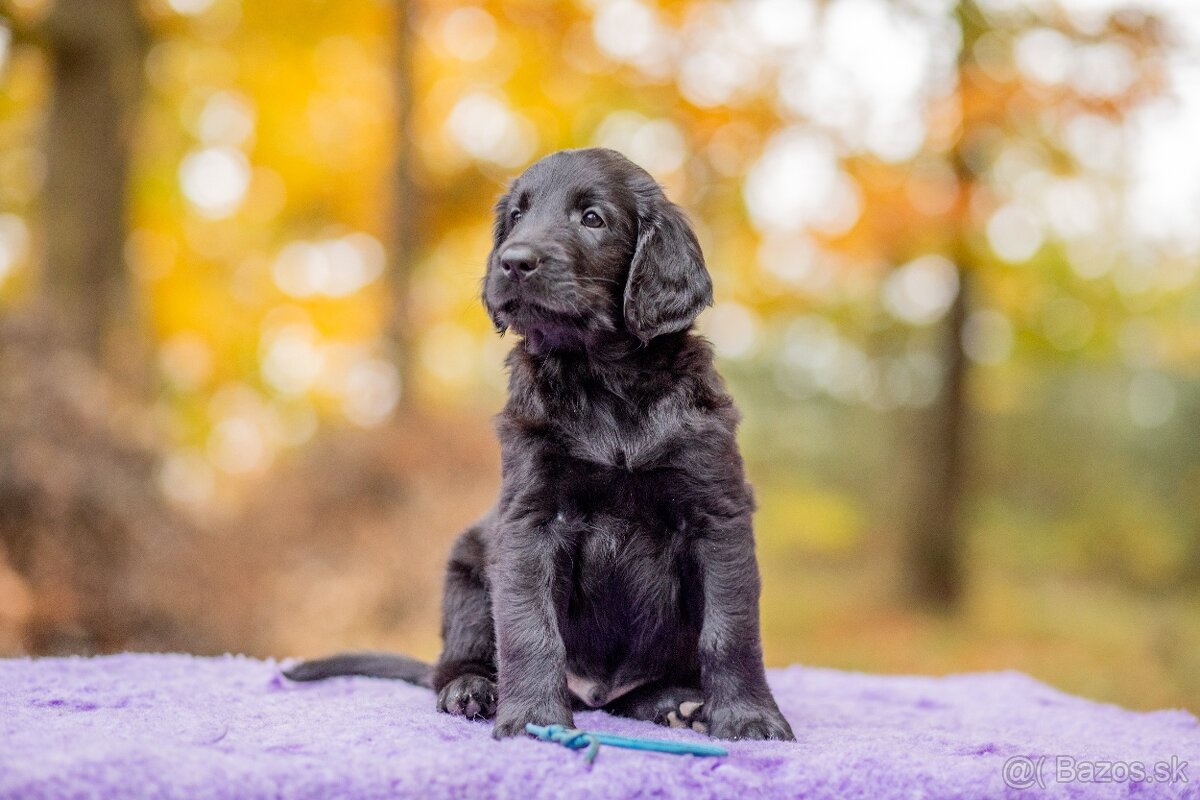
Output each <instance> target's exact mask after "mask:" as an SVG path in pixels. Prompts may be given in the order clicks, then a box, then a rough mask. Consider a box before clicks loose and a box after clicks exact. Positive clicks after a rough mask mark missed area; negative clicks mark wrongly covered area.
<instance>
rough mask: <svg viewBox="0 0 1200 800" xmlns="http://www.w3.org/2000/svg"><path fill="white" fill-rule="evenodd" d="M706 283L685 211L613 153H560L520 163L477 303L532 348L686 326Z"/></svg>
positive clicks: (502, 203) (702, 302) (499, 214)
mask: <svg viewBox="0 0 1200 800" xmlns="http://www.w3.org/2000/svg"><path fill="white" fill-rule="evenodd" d="M711 303H712V280H711V279H710V278H709V275H708V271H707V270H706V269H705V267H704V256H703V255H702V254H701V252H700V245H699V243H698V242H697V241H696V235H695V233H694V232H693V231H692V228H691V226H690V225H689V224H688V221H687V218H686V217H685V216H684V214H683V212H682V211H680V210H679V208H678V207H676V206H675V205H674V204H673V203H671V202H670V201H669V200H667V198H666V196H665V195H664V194H663V191H662V188H661V187H660V186H659V185H658V184H657V183H656V182H655V181H654V179H653V178H651V177H650V176H649V175H648V174H646V172H645V171H644V170H643V169H641V168H640V167H638V166H637V165H635V164H633V163H632V162H631V161H629V160H628V159H626V158H625V157H624V156H622V155H620V154H619V153H617V152H615V151H612V150H603V149H598V148H593V149H587V150H566V151H562V152H559V153H554V154H552V155H549V156H547V157H546V158H543V159H542V160H541V161H538V162H537V163H536V164H534V165H533V166H531V167H530V168H529V169H527V170H526V171H525V172H524V173H523V174H522V175H521V176H520V177H519V178H517V179H516V180H515V181H514V182H513V184H512V186H511V187H510V188H509V191H508V193H507V194H505V195H504V196H503V197H501V198H500V200H499V202H498V203H497V204H496V220H495V228H494V242H493V247H492V252H491V255H490V256H489V257H488V265H487V274H486V275H485V276H484V282H483V304H484V306H485V307H486V308H487V311H488V314H489V315H490V316H491V318H492V321H493V322H494V323H495V325H496V328H497V330H500V331H504V330H507V329H508V328H512V329H513V330H515V331H516V332H517V333H519V334H521V335H522V336H524V337H525V338H526V341H527V342H528V343H529V344H530V346H532V347H533V348H534V350H535V351H546V350H554V349H578V348H582V347H583V346H585V345H586V344H587V343H588V342H589V341H594V340H595V339H596V338H597V337H599V336H603V335H605V334H610V335H611V334H624V335H629V336H632V337H634V338H636V339H637V340H639V341H641V342H649V341H650V340H651V339H653V338H654V337H656V336H662V335H663V334H667V333H673V332H676V331H681V330H684V329H686V328H688V327H689V326H690V325H691V324H692V322H693V321H694V320H695V318H696V315H697V314H699V313H700V312H701V311H702V310H703V309H704V307H705V306H707V305H709V304H711Z"/></svg>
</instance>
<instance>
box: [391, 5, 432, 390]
mask: <svg viewBox="0 0 1200 800" xmlns="http://www.w3.org/2000/svg"><path fill="white" fill-rule="evenodd" d="M395 13H396V16H395V29H394V36H395V45H394V46H395V53H396V63H395V69H394V75H395V102H396V155H395V162H394V164H393V167H392V208H391V213H390V226H389V227H390V231H389V239H390V245H391V246H390V247H389V263H388V293H389V303H390V308H389V310H388V317H387V332H386V333H387V338H388V343H389V346H390V347H391V350H392V357H393V359H394V362H395V364H396V368H397V370H399V373H400V381H401V397H402V402H401V406H400V407H401V408H403V407H404V406H406V405H408V404H409V401H410V400H411V398H412V389H413V387H412V379H413V374H414V373H415V370H414V369H413V357H414V341H413V340H414V338H415V326H414V325H413V320H412V304H411V302H410V299H409V292H410V289H411V284H412V280H411V279H412V272H413V269H414V268H415V266H416V261H417V258H418V256H419V254H420V249H421V244H422V240H421V230H422V228H421V218H422V214H423V207H424V202H423V199H422V197H421V185H420V182H419V181H418V179H417V175H416V172H417V155H416V148H415V147H414V145H413V102H414V95H415V92H416V86H415V83H416V80H415V76H414V75H413V63H414V59H413V50H414V40H415V38H416V25H417V14H418V9H417V3H416V2H413V0H398V1H397V3H396V12H395Z"/></svg>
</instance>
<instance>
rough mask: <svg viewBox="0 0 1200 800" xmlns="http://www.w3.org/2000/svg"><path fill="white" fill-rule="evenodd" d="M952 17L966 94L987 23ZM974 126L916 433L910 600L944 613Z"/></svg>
mask: <svg viewBox="0 0 1200 800" xmlns="http://www.w3.org/2000/svg"><path fill="white" fill-rule="evenodd" d="M954 14H955V19H956V20H957V22H958V25H959V29H960V30H961V31H962V46H961V49H960V50H959V56H958V77H959V91H960V96H961V93H962V91H963V89H962V82H963V81H965V80H967V75H968V74H969V72H970V71H971V70H973V69H974V46H975V42H976V40H978V38H979V36H980V34H981V32H982V30H983V28H982V24H983V18H982V16H981V14H980V11H979V9H978V7H977V6H976V5H975V2H974V0H960V1H959V3H958V4H957V5H956V6H955V10H954ZM970 124H971V123H970V121H969V120H968V119H964V128H963V130H962V131H960V133H959V137H958V140H957V141H956V142H955V144H954V146H953V148H952V149H951V152H950V153H949V155H948V157H949V161H950V163H951V166H952V167H953V169H954V174H955V177H956V178H957V182H958V187H959V195H958V202H957V203H955V207H954V208H953V209H952V210H951V212H950V215H949V216H948V218H947V220H946V225H947V228H948V229H949V230H951V231H953V232H954V242H953V245H952V249H953V251H954V252H952V253H950V254H948V255H950V257H951V258H953V259H954V260H955V262H956V265H957V267H958V284H959V290H958V294H957V295H956V296H955V298H954V302H953V304H951V306H950V309H949V312H948V313H947V314H946V318H945V320H944V321H943V323H942V331H941V335H942V338H941V342H940V348H941V353H940V355H941V363H942V377H943V382H942V389H941V392H940V393H939V394H938V398H937V400H936V401H935V402H934V403H933V405H931V406H930V408H929V412H928V414H927V415H925V418H924V420H923V421H922V422H923V425H922V426H921V428H920V429H919V432H918V443H917V453H916V457H915V458H914V462H915V463H916V465H917V469H918V470H919V473H918V477H917V487H916V490H915V493H914V496H913V504H912V507H913V511H914V513H913V515H912V518H911V520H910V521H909V522H910V527H909V530H908V536H907V553H906V564H905V566H906V567H907V576H908V579H909V592H910V595H911V597H912V599H913V600H914V601H915V602H916V603H918V604H920V605H922V606H925V607H927V608H931V609H935V610H938V611H951V610H953V609H954V608H955V607H956V606H957V605H958V603H959V601H960V600H961V599H962V595H963V592H964V589H965V583H966V566H965V564H964V549H965V548H964V542H963V538H964V533H963V522H962V509H963V504H964V499H965V498H964V494H965V490H966V487H965V483H966V481H965V476H964V472H965V469H966V461H967V452H968V448H967V442H968V422H969V415H970V409H969V402H968V397H967V378H968V367H969V363H968V361H967V358H966V354H965V353H964V352H963V347H962V330H963V324H964V323H965V322H966V320H967V316H968V314H969V313H970V304H971V287H970V278H971V272H970V265H969V262H970V248H969V246H968V241H969V238H970V230H969V222H968V220H969V218H970V209H969V203H970V197H971V186H972V183H973V181H974V178H975V176H974V174H973V173H972V171H971V168H970V166H969V165H968V161H967V159H966V157H965V149H966V147H967V146H969V144H970V136H971V131H970V130H969V127H970Z"/></svg>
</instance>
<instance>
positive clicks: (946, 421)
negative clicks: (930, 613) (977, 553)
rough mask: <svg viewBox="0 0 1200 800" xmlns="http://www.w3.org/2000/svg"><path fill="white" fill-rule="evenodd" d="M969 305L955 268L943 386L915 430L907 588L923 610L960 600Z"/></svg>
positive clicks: (943, 346) (946, 325) (963, 276)
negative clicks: (914, 482) (915, 472)
mask: <svg viewBox="0 0 1200 800" xmlns="http://www.w3.org/2000/svg"><path fill="white" fill-rule="evenodd" d="M968 304H969V292H968V287H967V275H966V274H965V273H964V272H963V270H962V269H961V267H960V269H959V291H958V296H957V297H955V299H954V303H953V304H952V305H951V306H950V310H949V313H947V315H946V319H945V321H944V322H943V324H942V330H941V342H940V343H939V345H940V348H941V361H942V365H943V382H942V389H941V392H940V393H939V394H938V397H937V400H936V401H935V402H934V403H933V405H931V406H930V408H929V410H928V413H927V414H926V415H925V418H924V419H923V420H922V422H923V423H924V424H923V425H922V426H921V428H920V429H919V431H918V436H919V439H918V445H917V457H916V458H915V459H913V460H914V462H915V463H916V465H917V469H918V470H920V473H919V478H918V484H917V488H916V492H915V496H914V502H913V509H914V512H915V513H914V514H913V517H912V520H911V522H910V524H911V527H910V529H909V534H908V553H907V561H908V564H907V566H908V576H909V580H910V586H909V589H910V591H911V593H912V596H913V599H914V600H915V601H916V602H917V603H919V604H920V605H922V606H925V607H928V608H933V609H938V610H950V609H952V608H953V607H954V606H956V605H957V603H958V601H959V600H960V599H961V598H962V594H963V588H964V580H965V570H964V565H963V541H962V539H963V536H962V520H961V517H962V514H961V512H962V505H963V494H964V486H963V484H964V479H963V472H964V470H963V467H964V461H965V453H964V451H965V449H966V448H965V447H964V445H965V442H966V438H967V436H966V433H967V431H966V429H967V397H966V388H967V387H966V379H967V359H966V355H965V354H964V353H963V349H962V342H961V334H962V327H963V323H964V322H965V321H966V317H967V309H968Z"/></svg>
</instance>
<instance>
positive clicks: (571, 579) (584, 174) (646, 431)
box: [289, 149, 793, 740]
mask: <svg viewBox="0 0 1200 800" xmlns="http://www.w3.org/2000/svg"><path fill="white" fill-rule="evenodd" d="M483 302H484V305H485V307H486V308H487V310H488V313H489V315H490V316H491V318H492V321H493V322H494V323H495V325H496V328H497V329H498V330H500V331H505V330H509V329H511V330H513V331H514V332H516V333H517V334H519V335H520V336H521V340H520V341H519V342H518V343H517V344H516V346H515V347H514V348H513V350H512V352H511V353H510V355H509V357H508V362H507V363H508V368H509V374H510V378H509V397H508V403H507V404H506V405H505V407H504V410H503V412H501V414H500V415H499V417H498V418H497V424H496V427H497V431H498V433H499V436H500V442H501V451H502V483H501V491H500V498H499V501H498V503H497V505H496V507H495V508H494V509H493V510H492V511H491V512H490V513H489V514H488V515H487V516H486V517H485V518H484V519H483V520H482V521H480V522H479V523H478V524H477V525H475V526H474V527H472V528H470V529H468V530H467V531H466V532H464V533H463V534H462V535H461V536H460V537H459V539H458V541H457V543H456V544H455V546H454V551H453V553H452V555H451V558H450V565H449V571H448V574H447V578H446V588H445V598H444V609H443V630H442V633H443V637H444V642H445V644H444V649H443V652H442V655H441V657H440V658H439V659H438V663H437V664H436V665H435V666H434V667H433V669H432V673H431V682H432V685H433V687H434V689H435V690H437V691H438V708H439V709H441V710H443V711H448V712H451V713H458V714H463V715H465V716H468V717H475V716H479V717H488V718H490V717H493V716H494V717H495V728H494V734H495V735H496V736H497V737H502V736H512V735H516V734H520V733H523V732H524V729H525V724H526V723H529V722H533V723H538V724H551V723H560V724H564V725H571V724H572V708H573V706H574V707H575V708H581V707H584V706H597V707H603V708H606V709H608V710H610V711H612V712H614V713H620V714H626V715H628V716H633V717H636V718H639V719H650V720H654V721H656V722H660V723H666V724H681V725H691V726H692V727H695V728H696V729H698V730H705V729H707V730H708V731H709V732H711V734H712V735H713V736H716V737H720V738H728V739H739V738H750V739H788V740H790V739H792V738H793V736H792V731H791V728H790V727H789V726H788V723H787V721H786V720H785V719H784V718H783V716H782V715H781V714H780V713H779V709H778V708H777V707H776V705H775V701H774V699H773V698H772V696H771V693H770V690H769V689H768V688H767V683H766V677H765V674H764V671H763V663H762V648H761V644H760V639H759V619H758V596H759V576H758V565H757V563H756V561H755V556H754V538H753V532H752V530H751V521H750V518H751V514H752V512H753V510H754V500H753V496H752V493H751V490H750V487H749V485H748V484H747V483H746V480H745V477H744V475H743V469H742V459H741V456H740V454H739V452H738V448H737V443H736V441H735V437H734V430H735V428H736V425H737V421H738V413H737V411H736V409H735V408H734V405H733V401H732V399H731V398H730V397H729V395H728V394H727V393H726V391H725V388H724V385H723V383H722V381H721V379H720V377H719V376H718V375H717V373H716V371H715V369H714V368H713V357H712V352H711V349H710V347H709V345H708V343H707V342H706V341H704V340H703V339H701V338H699V337H697V336H695V335H693V334H692V333H691V332H690V329H691V326H692V322H693V320H694V319H695V318H696V315H697V314H699V313H700V311H701V310H702V309H703V308H704V307H705V306H707V305H709V304H710V303H711V302H712V282H711V280H710V279H709V276H708V272H707V270H706V269H705V266H704V258H703V256H702V254H701V252H700V247H699V245H698V243H697V241H696V236H695V234H694V233H693V232H692V229H691V227H690V226H689V225H688V223H687V220H686V218H685V216H684V215H683V213H682V212H681V211H680V210H679V209H678V208H677V207H676V206H674V205H673V204H672V203H671V202H669V201H668V200H667V198H666V197H665V196H664V194H663V192H662V189H661V188H660V187H659V186H658V184H657V183H655V182H654V180H653V179H651V178H650V176H649V175H647V174H646V173H645V172H644V171H642V170H641V169H640V168H638V167H637V166H635V165H634V164H632V163H631V162H629V161H628V160H626V159H625V158H624V157H622V156H621V155H619V154H618V153H615V152H613V151H611V150H599V149H590V150H574V151H566V152H561V153H555V154H553V155H551V156H548V157H546V158H544V159H542V160H541V161H539V162H537V163H536V164H534V165H533V166H532V167H530V168H529V169H528V170H527V171H526V172H525V173H524V174H523V175H521V176H520V177H519V178H517V180H516V181H515V182H514V183H513V185H512V187H511V189H510V190H509V192H508V193H507V194H506V195H505V196H504V197H502V198H501V199H500V202H499V203H497V205H496V224H495V242H494V247H493V250H492V253H491V255H490V257H489V259H488V267H487V273H486V275H485V277H484V288H483ZM335 658H342V659H343V661H341V662H334V661H331V660H325V661H321V662H310V664H308V665H301V667H299V668H298V670H299V671H296V670H294V671H292V672H291V673H289V675H290V676H293V677H297V678H300V679H305V678H309V679H311V678H316V677H325V676H329V675H336V674H349V673H354V674H363V673H364V672H366V673H368V674H382V670H378V671H375V672H371V671H370V670H369V669H364V668H363V665H362V664H360V663H358V662H356V661H354V658H355V657H353V656H351V657H345V656H342V657H335ZM346 658H349V659H350V660H349V661H346V660H345V659H346ZM373 658H378V657H377V656H376V657H373ZM374 666H375V667H376V668H377V669H378V667H379V665H378V663H377V662H376V664H375V665H374ZM401 677H404V676H401ZM408 679H410V680H413V679H412V678H408Z"/></svg>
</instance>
